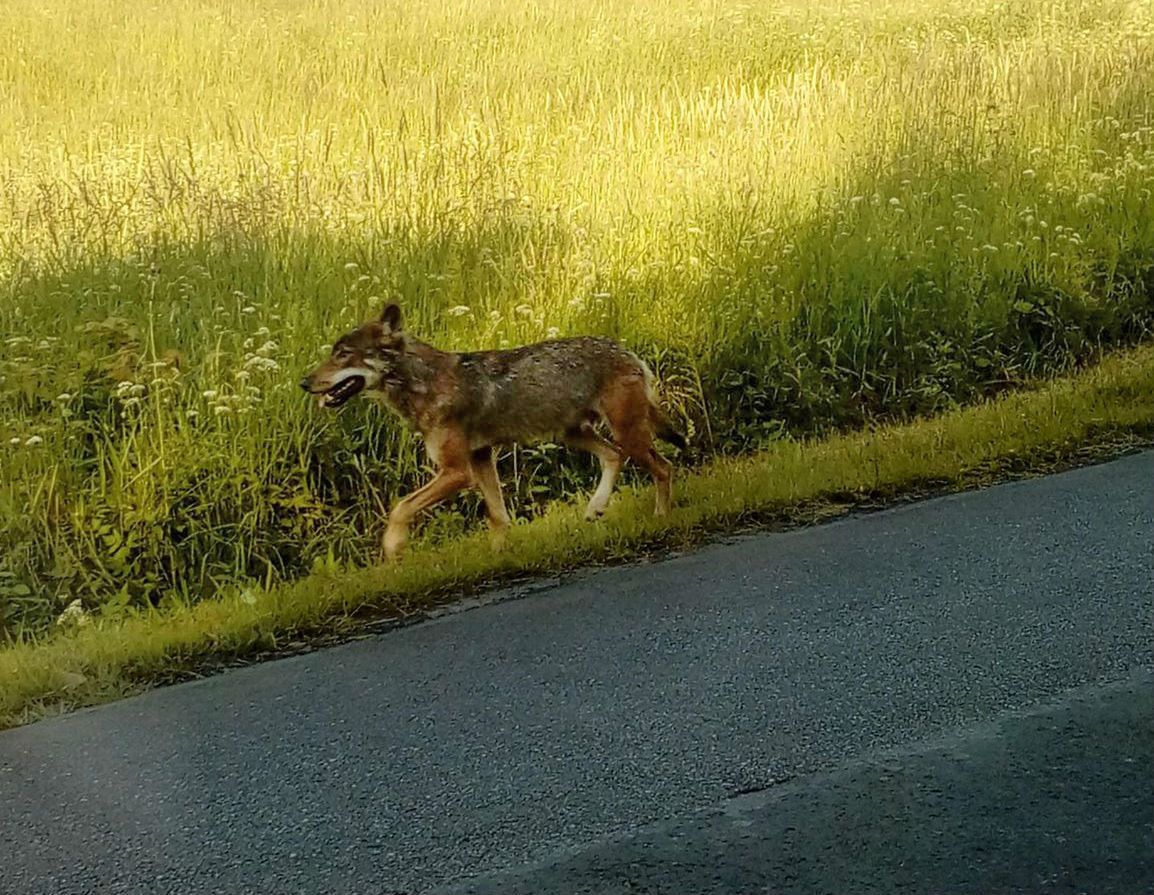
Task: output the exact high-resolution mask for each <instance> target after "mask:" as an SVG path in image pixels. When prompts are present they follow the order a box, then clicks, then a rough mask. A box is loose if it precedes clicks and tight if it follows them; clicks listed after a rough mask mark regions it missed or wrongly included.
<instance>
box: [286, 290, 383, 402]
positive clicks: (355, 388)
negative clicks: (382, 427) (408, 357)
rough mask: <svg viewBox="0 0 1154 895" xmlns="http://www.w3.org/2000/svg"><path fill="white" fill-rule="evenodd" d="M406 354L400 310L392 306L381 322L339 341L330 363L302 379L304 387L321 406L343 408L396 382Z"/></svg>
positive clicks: (357, 329)
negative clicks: (367, 392) (397, 371)
mask: <svg viewBox="0 0 1154 895" xmlns="http://www.w3.org/2000/svg"><path fill="white" fill-rule="evenodd" d="M404 353H405V335H404V332H403V331H402V329H401V309H400V308H398V307H397V306H396V305H393V304H391V305H388V306H386V307H385V309H384V311H382V312H381V316H380V317H379V318H378V319H376V320H370V321H369V322H368V323H365V324H362V325H361V326H358V327H357V328H356V329H354V330H353V331H352V332H349V333H345V334H344V335H343V336H341V337H340V338H339V339H337V341H336V342H335V343H334V344H333V350H332V354H330V355H329V358H328V360H326V361H325V362H324V363H322V364H321V365H320V366H319V367H317V368H316V369H315V370H313V371H312V372H311V373H309V374H308V375H307V376H306V377H305V378H304V379H302V380H301V388H303V389H304V390H305V391H306V392H308V393H309V394H310V395H316V396H317V403H318V404H320V406H321V407H329V408H337V407H340V406H342V405H343V404H345V403H346V402H347V401H348V400H349V399H350V398H352V397H355V396H356V395H358V394H360V393H361V392H363V391H365V390H366V389H375V388H379V387H381V386H382V385H384V384H385V383H387V382H389V381H390V380H392V379H394V378H395V376H396V370H397V365H398V363H399V362H400V360H401V358H402V356H403V355H404Z"/></svg>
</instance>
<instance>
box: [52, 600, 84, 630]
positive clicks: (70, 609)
mask: <svg viewBox="0 0 1154 895" xmlns="http://www.w3.org/2000/svg"><path fill="white" fill-rule="evenodd" d="M91 621H92V619H91V618H90V617H89V615H88V611H87V610H86V609H85V608H84V604H83V603H82V602H81V601H80V600H73V601H72V602H71V603H69V604H68V605H67V606H65V607H64V611H63V612H61V613H60V615H58V616H57V617H56V624H57V625H59V626H60V627H62V628H69V627H78V628H80V627H83V626H84V625H87V624H89V622H91Z"/></svg>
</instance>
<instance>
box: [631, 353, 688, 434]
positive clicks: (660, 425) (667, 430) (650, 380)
mask: <svg viewBox="0 0 1154 895" xmlns="http://www.w3.org/2000/svg"><path fill="white" fill-rule="evenodd" d="M641 369H642V371H643V372H644V374H645V392H646V394H647V395H648V397H649V422H650V423H651V424H652V426H653V434H654V435H656V436H657V437H658V438H660V439H661V440H662V441H667V442H669V443H670V444H671V445H673V446H674V447H677V448H680V449H681V450H683V451H684V450H687V449H688V448H689V442H688V441H686V440H685V436H684V435H682V434H681V433H680V432H678V431H677V429H675V428H674V426H673V423H671V422H670V421H669V417H668V416H666V415H665V411H664V410H662V409H661V405H660V404H659V403H658V401H657V385H656V382H655V380H654V377H653V371H652V370H650V369H649V365H648V364H646V363H645V362H644V361H641Z"/></svg>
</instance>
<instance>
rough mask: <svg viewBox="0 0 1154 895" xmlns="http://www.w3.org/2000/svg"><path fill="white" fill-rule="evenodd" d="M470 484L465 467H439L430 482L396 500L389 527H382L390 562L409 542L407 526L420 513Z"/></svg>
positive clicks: (386, 554) (390, 515)
mask: <svg viewBox="0 0 1154 895" xmlns="http://www.w3.org/2000/svg"><path fill="white" fill-rule="evenodd" d="M469 482H470V478H469V470H468V468H467V467H466V468H465V469H461V468H459V467H452V468H442V469H441V470H440V471H439V472H438V473H437V475H436V476H435V477H434V478H433V480H432V481H431V482H429V483H428V484H427V485H425V486H424V487H422V488H418V489H417V490H416V491H414V492H413V493H412V494H410V495H409V496H408V497H406V498H405V499H404V500H401V501H399V502H398V503H397V505H396V506H395V507H393V511H392V512H391V513H389V524H388V527H386V528H385V539H384V549H385V556H386V557H387V558H388V559H390V560H393V559H396V558H397V557H399V556H400V555H401V551H402V550H404V548H405V543H406V542H407V541H408V540H409V526H410V525H412V523H413V519H414V517H415V516H416V515H417V514H418V513H419V512H421V510H423V509H426V508H427V507H431V506H433V505H434V504H437V503H440V502H441V501H442V500H444V499H445V498H447V497H452V496H453V495H454V494H456V493H457V492H458V491H460V490H461V489H462V488H467V487H468V486H469Z"/></svg>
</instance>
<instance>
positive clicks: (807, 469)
mask: <svg viewBox="0 0 1154 895" xmlns="http://www.w3.org/2000/svg"><path fill="white" fill-rule="evenodd" d="M1152 435H1154V346H1151V345H1146V346H1142V347H1139V348H1136V349H1132V350H1128V351H1125V352H1120V353H1117V354H1115V355H1112V356H1109V357H1107V358H1106V359H1104V360H1103V361H1102V362H1101V363H1099V364H1098V365H1096V366H1094V367H1091V368H1089V369H1086V370H1084V371H1081V372H1079V373H1077V374H1075V375H1072V376H1069V377H1066V378H1062V379H1057V380H1053V381H1051V382H1048V383H1045V384H1042V385H1040V386H1039V387H1037V388H1036V389H1034V390H1031V391H1024V392H1019V393H1014V394H1011V395H1007V396H1003V397H1000V398H997V399H994V400H990V401H987V402H985V403H982V404H979V405H976V406H971V407H966V408H963V409H959V410H955V411H953V412H949V413H946V414H943V415H941V416H937V417H933V418H929V419H922V420H917V421H914V422H911V423H907V424H903V425H891V426H884V427H880V428H876V429H873V430H869V431H860V432H855V433H850V434H844V435H838V436H834V437H830V438H827V439H824V440H802V441H795V440H783V441H779V442H776V443H773V444H771V445H770V446H769V447H767V448H766V449H764V450H762V451H760V452H758V453H756V454H754V455H750V456H746V457H742V458H739V459H725V460H717V461H715V462H713V463H711V464H709V465H708V466H705V467H703V468H701V469H698V470H696V471H693V472H690V473H687V474H684V475H682V476H681V477H680V478H679V479H678V481H677V499H676V506H675V508H674V510H673V512H672V513H671V514H670V515H669V516H668V517H666V518H664V519H655V518H654V517H653V515H652V512H651V508H652V503H651V501H652V495H651V492H650V490H649V489H648V488H640V489H626V490H624V491H623V492H622V493H621V494H619V495H618V497H617V499H616V500H615V502H614V503H613V504H612V506H611V508H610V511H609V513H608V514H607V516H606V517H605V519H604V520H602V521H601V522H600V523H597V524H590V523H586V522H584V521H583V520H582V519H581V507H580V506H578V505H577V504H576V503H569V504H561V505H556V506H554V507H552V508H551V509H550V510H549V511H548V512H546V513H544V514H543V515H542V516H541V517H539V518H537V519H535V520H533V521H531V522H527V523H525V524H522V525H519V526H517V527H515V529H514V530H513V532H512V533H511V535H510V538H509V542H508V544H507V547H506V549H505V550H503V551H502V552H499V553H495V552H493V551H492V550H491V549H490V548H489V545H488V542H487V539H486V536H485V535H484V534H483V533H477V534H474V535H472V536H468V537H465V538H460V539H455V540H452V541H449V542H445V543H441V544H439V545H436V546H432V547H426V548H423V549H422V548H421V547H420V546H419V545H418V546H417V548H416V549H415V550H414V551H413V552H412V553H411V554H409V555H408V556H407V557H406V559H405V560H404V561H403V562H402V563H401V564H400V565H398V566H388V565H381V566H373V567H369V568H362V569H351V568H341V567H338V566H337V565H336V564H334V565H333V567H332V568H330V569H328V570H326V571H322V572H318V573H314V574H312V575H310V576H308V577H306V578H304V579H301V580H298V581H296V582H294V583H291V584H282V585H278V586H274V587H271V588H268V589H264V590H252V589H248V590H234V591H233V592H231V593H226V594H222V595H221V596H220V597H219V598H217V599H209V600H204V601H201V602H198V603H195V604H187V605H184V606H178V607H175V608H172V609H170V610H168V611H159V610H151V611H144V612H142V611H138V610H126V612H125V613H124V614H123V615H122V617H121V618H119V619H115V620H114V619H111V618H108V617H103V616H101V617H96V618H95V619H93V620H91V621H90V622H89V623H88V624H87V625H85V626H82V627H77V628H75V629H73V630H70V631H62V632H60V633H57V634H55V635H54V636H47V637H44V638H41V639H40V640H38V641H36V642H26V643H22V644H17V645H14V646H11V647H9V648H7V649H4V650H0V727H6V726H13V725H17V724H21V723H26V722H28V721H31V720H34V719H36V718H39V717H43V716H46V715H51V714H55V713H58V712H62V711H65V710H67V709H71V708H75V707H78V706H85V705H93V704H97V703H101V702H105V701H108V700H111V699H115V698H118V697H120V696H123V695H126V694H128V693H131V692H134V691H137V690H139V689H141V688H144V687H146V686H148V685H150V684H155V683H160V682H165V681H172V680H178V679H187V678H189V677H194V676H197V675H199V674H201V673H204V672H206V671H209V670H212V669H215V668H219V667H221V665H223V664H230V663H234V662H238V661H242V660H246V659H253V658H255V657H260V656H262V655H267V654H269V653H273V654H275V653H277V652H289V651H292V650H294V649H297V648H299V647H300V646H301V644H302V643H308V642H310V641H311V640H314V639H316V638H321V639H323V640H324V641H326V642H331V641H332V640H335V639H340V638H344V637H351V636H354V635H356V634H357V633H358V632H363V631H364V630H366V628H369V627H371V626H373V625H374V624H376V623H379V622H380V621H381V620H383V619H394V620H402V619H405V618H412V617H420V616H421V614H422V613H424V612H426V611H427V610H429V609H431V608H432V607H434V606H437V605H438V604H444V603H447V602H450V601H453V600H455V599H459V598H460V597H461V596H462V595H463V594H465V593H471V592H475V591H476V590H477V589H479V588H482V587H484V586H487V585H492V584H494V583H497V582H500V581H503V580H505V581H507V580H509V579H511V578H516V577H523V576H526V575H544V574H547V573H551V572H558V571H562V570H566V569H573V568H576V567H579V566H582V565H587V564H591V563H603V562H607V561H613V560H622V559H627V558H629V557H632V556H636V555H638V554H639V553H641V552H644V551H645V550H646V549H650V548H653V547H666V548H668V547H685V546H689V545H692V544H694V543H698V542H700V541H701V540H703V539H704V538H705V537H707V536H708V534H709V533H710V532H712V531H716V530H718V529H729V528H732V527H733V526H735V525H740V524H742V523H749V522H760V523H765V522H772V521H774V520H777V521H781V520H791V519H792V520H796V519H797V518H798V516H799V515H802V516H805V515H808V516H810V517H811V518H820V517H822V516H824V515H828V514H829V513H832V512H838V511H841V510H844V509H847V508H852V507H853V506H856V505H863V504H876V503H877V502H879V501H885V500H886V499H892V498H894V497H897V496H901V495H904V494H911V493H919V492H923V493H924V492H925V491H926V490H951V489H958V488H963V487H967V486H973V485H976V484H980V483H985V482H989V481H996V480H997V479H998V478H1000V477H1003V476H1004V475H1005V474H1006V473H1007V472H1020V471H1023V470H1029V469H1031V468H1035V469H1036V468H1045V467H1047V466H1049V465H1050V464H1053V463H1061V462H1063V460H1069V459H1070V458H1072V457H1074V456H1076V455H1077V454H1078V453H1079V452H1081V451H1083V450H1085V449H1086V448H1088V447H1093V446H1095V445H1113V446H1115V447H1117V446H1119V445H1122V446H1131V447H1132V446H1136V445H1139V444H1147V443H1149V440H1150V438H1151V436H1152Z"/></svg>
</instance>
